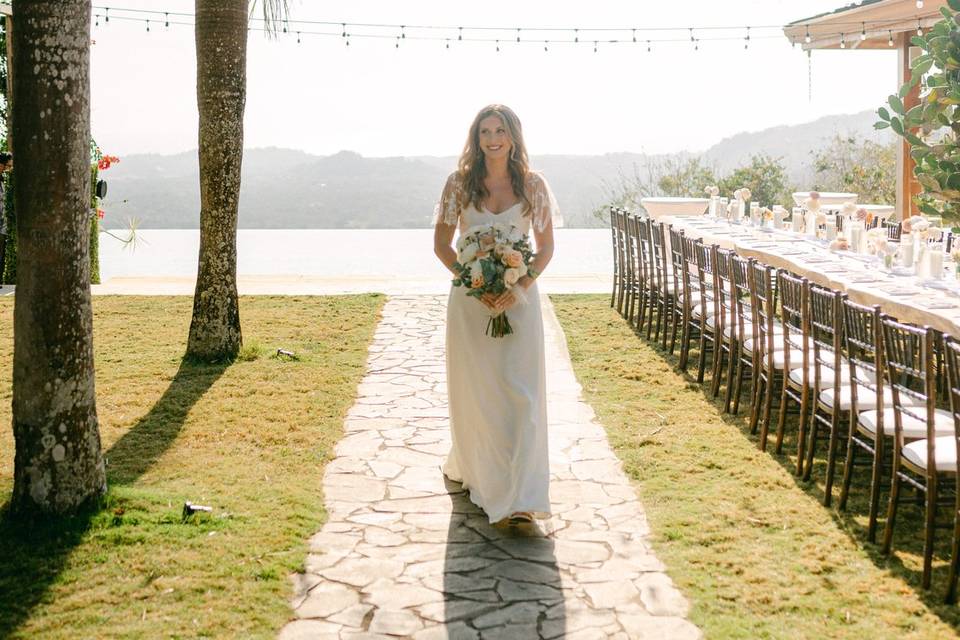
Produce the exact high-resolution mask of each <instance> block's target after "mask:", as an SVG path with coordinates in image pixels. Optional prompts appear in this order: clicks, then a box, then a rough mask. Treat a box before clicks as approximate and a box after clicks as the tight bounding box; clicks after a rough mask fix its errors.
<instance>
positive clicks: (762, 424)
mask: <svg viewBox="0 0 960 640" xmlns="http://www.w3.org/2000/svg"><path fill="white" fill-rule="evenodd" d="M776 276H777V274H776V272H775V271H774V270H773V268H771V267H770V266H768V265H766V264H764V263H762V262H758V261H754V262H753V263H751V265H750V270H749V277H750V305H751V307H752V310H753V326H754V336H755V338H753V339H749V340H744V341H743V349H744V350H746V351H747V352H752V354H753V356H754V369H753V372H754V384H753V395H752V402H751V405H750V433H756V432H757V430H758V429H759V430H760V432H761V434H760V442H759V443H758V444H759V446H760V448H761V449H766V440H767V431H768V429H769V427H770V411H771V407H772V406H773V398H774V396H775V395H778V391H779V389H780V385H782V384H783V378H784V377H785V376H784V371H789V370H790V364H791V362H798V363H799V362H800V361H801V360H802V359H803V357H804V356H803V352H802V351H800V350H799V349H797V348H795V347H793V346H788V347H787V348H786V349H784V348H783V347H782V344H781V341H780V340H779V339H778V338H779V337H780V336H781V335H784V334H786V335H789V329H787V328H786V327H783V326H782V325H780V324H778V322H777V297H776V294H775V292H776V291H777V289H776V288H775V287H774V282H775V280H776ZM778 329H779V331H778ZM781 332H782V333H781Z"/></svg>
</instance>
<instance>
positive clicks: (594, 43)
mask: <svg viewBox="0 0 960 640" xmlns="http://www.w3.org/2000/svg"><path fill="white" fill-rule="evenodd" d="M593 52H594V53H596V52H597V41H596V40H594V41H593Z"/></svg>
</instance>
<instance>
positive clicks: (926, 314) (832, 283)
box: [670, 216, 960, 337]
mask: <svg viewBox="0 0 960 640" xmlns="http://www.w3.org/2000/svg"><path fill="white" fill-rule="evenodd" d="M670 222H671V224H672V225H673V226H674V227H675V228H679V229H682V230H683V231H684V233H685V234H686V235H687V236H688V237H696V238H702V239H703V241H704V242H706V243H708V244H716V245H719V246H720V247H722V248H724V249H733V250H735V251H736V252H737V253H738V254H740V255H742V256H745V257H749V258H756V259H757V260H760V261H762V262H764V263H766V264H768V265H770V266H772V267H778V268H783V269H788V270H789V271H792V272H793V273H796V274H798V275H801V276H803V277H805V278H807V279H808V280H810V281H812V282H815V283H816V284H819V285H822V286H826V287H830V288H832V289H836V290H839V291H844V292H845V293H846V294H847V295H848V296H849V297H850V299H851V300H853V301H854V302H858V303H860V304H865V305H874V304H879V305H880V307H881V309H883V311H884V312H885V313H888V314H890V315H891V316H893V317H895V318H897V319H899V320H900V321H902V322H911V323H915V324H918V325H929V326H931V327H933V328H935V329H937V330H939V331H943V332H944V333H949V334H951V335H954V336H957V337H960V282H957V281H956V280H954V279H952V278H945V279H941V280H932V279H925V280H921V279H920V278H917V277H916V276H914V275H897V274H895V273H890V272H888V270H886V269H884V268H883V266H882V265H881V264H880V263H879V261H878V260H876V259H875V258H873V257H871V256H863V255H856V254H853V253H851V252H848V251H839V252H834V251H829V250H828V248H827V247H826V246H825V245H824V243H823V242H820V241H816V240H813V239H809V238H806V237H804V236H802V235H800V234H796V233H790V232H776V233H774V232H771V231H766V230H765V231H761V230H759V229H755V228H753V227H750V226H746V225H731V224H728V223H726V222H725V221H722V220H715V219H711V218H707V217H705V216H701V217H699V218H674V219H671V220H670ZM896 271H898V272H902V271H904V270H902V269H898V270H896Z"/></svg>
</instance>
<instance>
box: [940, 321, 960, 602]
mask: <svg viewBox="0 0 960 640" xmlns="http://www.w3.org/2000/svg"><path fill="white" fill-rule="evenodd" d="M943 353H944V360H946V368H947V380H948V383H947V388H948V396H949V398H950V413H951V414H952V416H953V437H954V444H955V446H956V448H957V450H958V451H960V437H958V434H960V342H958V341H957V340H956V339H955V338H952V337H948V338H947V339H946V341H945V343H944V348H943ZM938 437H942V436H938ZM948 447H949V445H948ZM957 459H958V464H957V468H956V472H955V475H954V488H953V489H954V498H955V500H954V504H953V544H952V545H951V553H950V574H949V576H948V577H947V594H946V598H945V600H946V602H947V603H948V604H953V603H954V602H956V601H957V574H958V569H960V487H958V486H957V485H956V483H957V482H960V454H958V455H957Z"/></svg>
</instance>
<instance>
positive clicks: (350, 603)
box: [280, 296, 701, 640]
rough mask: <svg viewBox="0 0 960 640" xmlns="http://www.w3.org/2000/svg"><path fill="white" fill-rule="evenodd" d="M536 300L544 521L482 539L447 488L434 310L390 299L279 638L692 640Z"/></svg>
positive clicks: (437, 310) (475, 520)
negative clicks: (543, 384) (546, 481)
mask: <svg viewBox="0 0 960 640" xmlns="http://www.w3.org/2000/svg"><path fill="white" fill-rule="evenodd" d="M543 304H544V317H545V322H544V324H545V329H546V342H547V344H546V354H547V390H548V393H549V406H548V416H549V420H550V435H549V438H550V465H551V484H550V495H551V501H552V508H553V512H554V514H553V516H552V517H551V519H550V520H547V521H543V522H540V524H539V526H528V527H513V528H511V527H503V528H500V527H493V526H491V525H490V524H488V522H487V519H486V517H485V516H484V515H483V513H482V512H481V511H480V510H479V509H478V508H477V507H475V506H474V505H473V504H472V503H471V502H470V501H469V499H468V498H467V496H466V494H465V492H463V491H462V490H461V489H460V485H459V484H457V483H454V482H450V481H448V480H445V478H444V477H443V475H442V474H441V472H440V465H441V464H442V462H443V459H444V456H445V455H446V453H447V450H448V448H449V430H448V421H447V407H446V390H445V374H444V353H443V348H444V318H445V299H444V298H442V297H435V296H429V297H428V296H414V297H397V298H391V299H390V300H389V301H388V302H387V304H386V306H385V308H384V312H383V320H382V321H381V323H380V325H379V326H378V328H377V332H376V336H375V338H374V342H373V344H372V345H371V347H370V352H371V353H370V358H369V361H368V365H367V367H368V369H367V375H366V377H365V378H364V380H363V382H362V383H361V384H360V388H359V398H358V400H357V402H356V404H355V405H354V406H353V407H352V408H351V410H350V412H349V414H348V416H347V419H346V426H345V428H346V434H345V437H344V438H343V440H342V441H341V442H340V443H339V444H338V445H337V449H336V454H337V457H336V459H335V460H333V461H332V462H331V463H330V464H329V465H328V466H327V469H326V475H325V477H324V492H325V498H326V505H327V509H328V511H329V519H328V521H327V523H326V524H325V525H324V527H323V529H322V530H321V531H320V532H319V533H317V534H316V535H314V536H313V538H311V540H310V547H311V554H310V555H309V556H308V558H307V561H306V573H304V574H301V575H298V576H297V577H296V580H295V581H296V587H295V588H296V597H295V598H294V600H293V607H294V617H295V619H294V620H293V621H292V622H290V623H289V624H287V625H286V626H285V627H284V628H283V630H282V631H281V633H280V638H281V639H283V640H290V639H294V638H297V639H299V638H311V639H326V638H331V639H333V638H336V639H338V640H340V639H347V638H396V637H412V638H414V639H416V640H434V639H437V640H439V639H441V638H451V639H461V638H463V639H480V640H487V639H496V638H505V639H507V638H509V639H526V638H533V639H536V638H569V639H576V640H592V639H594V638H618V639H624V640H626V639H628V638H629V639H635V638H658V639H660V638H669V639H671V640H683V639H686V638H699V637H700V635H701V634H700V631H699V630H698V629H697V628H696V627H695V626H694V625H692V624H691V623H690V622H688V621H687V620H686V619H685V616H686V614H687V609H688V604H687V602H686V600H685V599H684V597H683V596H682V595H681V594H680V593H679V592H678V591H677V590H676V589H675V588H674V586H673V584H672V583H671V581H670V578H669V577H667V575H666V574H665V573H664V567H663V565H662V564H661V563H660V561H659V560H657V558H656V557H655V556H654V554H653V552H652V551H651V549H650V546H649V543H648V541H647V537H648V535H649V528H648V526H647V520H646V517H645V516H644V512H643V507H642V506H641V504H640V503H639V502H638V501H637V497H636V494H635V493H634V491H633V489H632V487H631V486H630V484H629V482H628V481H627V479H626V478H625V477H624V475H623V473H622V471H621V469H620V464H619V462H618V460H617V459H616V457H615V456H614V455H613V453H612V452H611V450H610V447H609V445H608V444H607V440H606V436H605V434H604V431H603V429H602V427H600V426H599V425H597V424H596V422H595V420H594V414H593V411H592V409H591V408H590V406H589V405H587V404H586V403H585V402H583V401H582V399H581V398H580V387H579V385H578V384H577V381H576V378H575V377H574V374H573V370H572V369H571V365H570V358H569V356H568V354H567V350H566V342H565V339H564V336H563V333H562V331H561V329H560V327H559V325H558V323H557V320H556V316H555V315H554V314H553V310H552V307H550V305H549V301H548V299H547V298H546V297H544V298H543Z"/></svg>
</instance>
